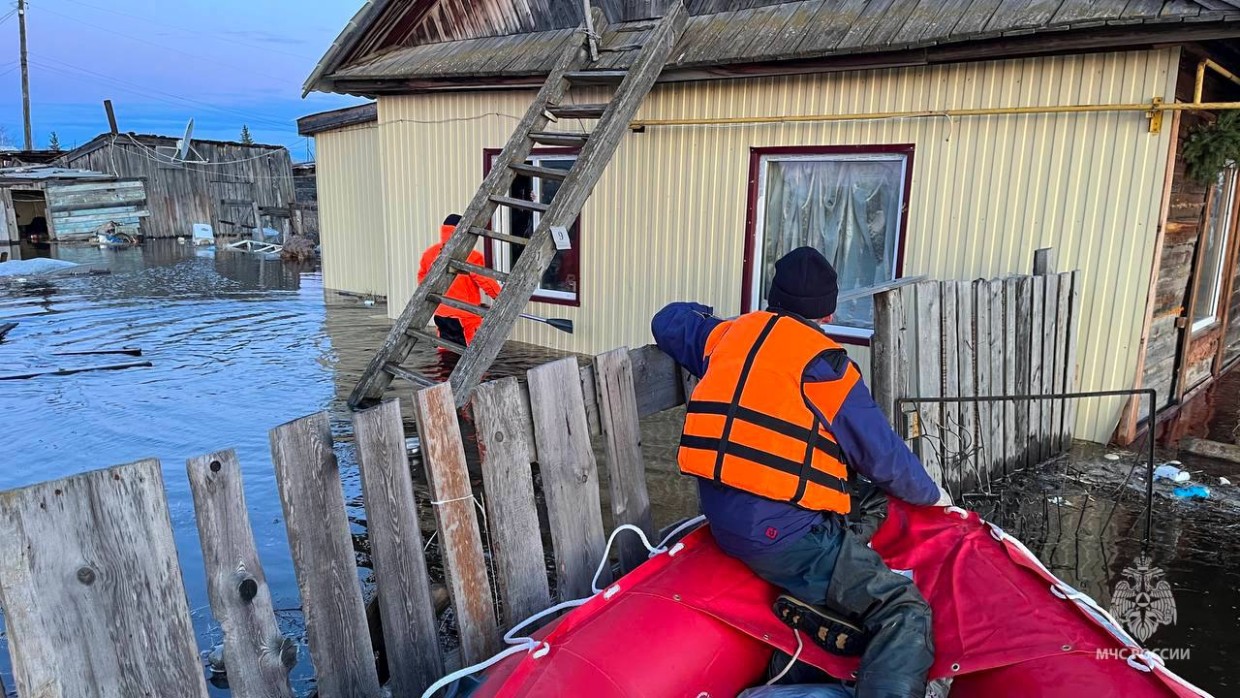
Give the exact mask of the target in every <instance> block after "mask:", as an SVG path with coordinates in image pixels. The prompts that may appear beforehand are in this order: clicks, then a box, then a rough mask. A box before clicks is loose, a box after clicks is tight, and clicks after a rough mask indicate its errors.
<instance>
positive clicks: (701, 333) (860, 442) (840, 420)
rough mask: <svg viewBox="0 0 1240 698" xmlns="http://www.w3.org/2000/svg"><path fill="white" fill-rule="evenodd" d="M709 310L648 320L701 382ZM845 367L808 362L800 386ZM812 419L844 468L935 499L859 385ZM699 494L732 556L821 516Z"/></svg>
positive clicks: (681, 308) (712, 488) (914, 500)
mask: <svg viewBox="0 0 1240 698" xmlns="http://www.w3.org/2000/svg"><path fill="white" fill-rule="evenodd" d="M712 312H713V310H712V309H711V308H709V307H707V306H704V305H701V304H698V303H672V304H671V305H668V306H667V307H665V308H663V309H662V310H660V311H659V312H658V313H657V314H655V316H654V320H652V321H651V331H652V332H653V334H654V340H655V343H656V344H658V345H659V348H660V349H662V350H663V351H664V352H666V353H668V354H669V355H671V357H672V358H673V359H675V360H676V362H677V363H679V364H680V365H681V366H684V367H685V369H686V370H688V371H689V372H690V373H692V374H693V375H695V376H697V377H698V378H701V377H702V376H703V375H705V374H706V370H707V368H708V367H707V363H708V359H707V357H706V356H705V354H706V340H707V338H708V337H709V336H710V333H711V331H712V330H714V329H715V327H717V326H718V325H719V323H721V322H723V321H722V320H720V319H719V318H716V317H714V316H713V315H712ZM843 368H844V367H842V366H841V367H839V368H837V367H836V366H833V365H832V364H831V362H830V361H829V360H827V359H818V360H816V361H814V362H813V363H811V364H810V365H809V366H808V367H807V369H806V371H805V376H804V378H803V380H804V381H806V382H821V381H832V380H837V379H839V378H840V377H842V376H843ZM810 407H811V409H813V410H814V411H815V412H816V413H817V416H818V418H819V419H820V420H822V422H823V423H824V424H826V425H827V428H828V429H830V431H831V435H832V436H834V437H835V440H836V443H838V444H839V446H840V450H841V451H843V452H844V457H845V460H846V462H847V463H848V466H849V468H851V469H853V470H855V471H856V472H857V473H858V474H860V475H862V476H864V477H865V478H867V479H868V480H870V481H871V482H873V483H874V484H876V485H878V486H879V487H880V488H882V489H883V491H885V492H887V493H888V494H890V495H892V496H894V497H898V498H900V499H903V500H904V501H906V502H909V503H911V504H919V505H926V506H928V505H931V504H934V503H935V502H936V501H938V498H939V488H938V485H936V484H934V481H933V480H931V479H930V476H929V475H928V474H927V473H926V469H925V467H923V466H922V464H921V462H920V461H918V460H917V456H915V455H913V453H912V451H910V450H909V449H908V446H906V445H905V444H904V441H903V440H902V439H901V438H900V437H899V435H897V434H896V433H895V431H893V430H892V428H891V425H890V424H888V423H887V418H886V417H885V416H884V415H883V413H882V411H881V410H880V409H879V408H878V405H876V404H875V403H874V398H873V397H871V396H870V391H869V389H868V388H866V387H865V383H863V382H862V381H857V384H856V385H855V386H854V387H853V389H852V391H851V392H850V393H849V394H848V397H847V398H845V399H844V404H843V406H842V407H841V408H840V410H839V412H838V413H837V414H836V417H835V420H834V421H828V420H827V419H826V418H824V417H823V414H822V411H821V410H820V409H818V408H817V407H814V406H813V405H812V404H811V406H810ZM698 491H699V493H700V496H701V500H702V513H704V514H706V518H707V519H708V520H709V521H710V525H711V530H712V532H713V533H714V535H715V540H716V541H718V543H719V546H720V547H721V548H723V550H724V552H727V553H729V554H731V555H734V556H736V557H741V558H744V557H748V556H750V555H754V554H761V553H766V552H775V551H776V550H779V549H782V548H784V547H785V546H787V545H790V544H791V543H793V542H795V541H796V540H797V539H799V538H800V537H801V536H803V535H805V534H806V533H808V532H809V529H810V528H811V527H813V526H814V525H815V524H817V523H818V522H819V521H821V520H822V514H821V512H816V511H810V510H807V509H802V508H800V507H798V506H795V505H793V504H787V503H784V502H776V501H773V500H770V499H765V498H763V497H759V496H757V495H753V494H750V493H748V492H743V491H741V490H738V489H735V488H732V487H728V486H726V485H721V484H718V483H715V482H712V481H710V480H706V479H700V480H699V481H698Z"/></svg>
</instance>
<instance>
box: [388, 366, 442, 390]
mask: <svg viewBox="0 0 1240 698" xmlns="http://www.w3.org/2000/svg"><path fill="white" fill-rule="evenodd" d="M383 370H384V371H387V372H388V373H389V374H390V375H391V376H392V377H394V378H404V379H405V380H407V381H409V382H410V383H413V384H414V385H420V386H422V387H423V388H430V387H433V386H436V385H439V383H438V382H436V381H433V380H431V379H430V378H427V377H426V376H424V375H422V374H421V373H418V372H417V371H410V370H409V369H407V368H405V367H404V366H401V365H400V364H396V363H391V362H389V363H386V364H384V365H383Z"/></svg>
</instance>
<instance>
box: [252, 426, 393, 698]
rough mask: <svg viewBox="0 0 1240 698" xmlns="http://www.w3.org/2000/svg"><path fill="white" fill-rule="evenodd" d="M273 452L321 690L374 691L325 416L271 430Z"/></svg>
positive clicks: (330, 696) (332, 695) (333, 693)
mask: <svg viewBox="0 0 1240 698" xmlns="http://www.w3.org/2000/svg"><path fill="white" fill-rule="evenodd" d="M271 457H272V461H274V463H275V469H276V482H277V485H278V487H279V491H280V503H281V505H282V506H283V508H284V523H285V527H286V528H287V529H288V539H289V547H290V548H291V549H292V552H293V568H294V570H295V571H296V573H297V586H298V589H300V591H301V604H302V611H303V613H304V614H305V618H306V637H307V639H308V640H309V642H310V655H311V657H312V658H313V659H314V667H315V674H316V676H317V677H318V690H319V695H320V696H323V698H337V697H338V696H339V697H346V696H347V697H348V698H355V697H357V696H364V697H365V698H370V697H371V696H378V695H379V677H378V673H377V672H376V670H375V656H374V647H373V645H372V644H371V641H370V631H369V629H368V627H367V625H366V609H365V606H364V605H363V604H362V589H361V585H360V583H359V582H358V578H357V564H356V561H355V559H354V557H353V537H352V535H351V534H350V532H349V520H348V517H347V515H346V513H345V508H344V493H343V491H342V489H341V483H340V468H339V467H338V465H337V464H336V455H335V453H333V452H332V435H331V427H330V426H329V425H328V421H327V414H326V413H323V412H320V413H318V414H314V415H310V416H308V417H302V418H301V419H298V420H295V421H292V422H289V423H288V424H285V425H283V426H279V427H276V428H275V429H273V430H271Z"/></svg>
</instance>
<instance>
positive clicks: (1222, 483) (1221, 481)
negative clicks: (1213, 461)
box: [1218, 477, 1231, 485]
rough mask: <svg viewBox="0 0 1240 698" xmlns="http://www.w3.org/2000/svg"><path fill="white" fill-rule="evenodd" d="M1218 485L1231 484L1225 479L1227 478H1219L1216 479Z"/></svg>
mask: <svg viewBox="0 0 1240 698" xmlns="http://www.w3.org/2000/svg"><path fill="white" fill-rule="evenodd" d="M1218 484H1220V485H1230V484H1231V480H1228V479H1227V478H1225V477H1220V478H1219V479H1218Z"/></svg>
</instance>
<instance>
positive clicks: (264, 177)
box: [58, 133, 294, 238]
mask: <svg viewBox="0 0 1240 698" xmlns="http://www.w3.org/2000/svg"><path fill="white" fill-rule="evenodd" d="M178 142H179V139H177V138H173V137H169V136H152V135H138V134H126V133H122V134H112V133H105V134H103V135H101V136H98V137H97V138H95V139H93V140H91V141H90V142H89V143H87V144H85V145H83V146H81V147H79V148H76V149H74V150H72V151H69V152H68V153H65V154H63V156H62V157H61V158H60V160H59V161H58V163H59V164H62V165H64V166H65V167H75V168H84V169H90V170H96V171H99V172H106V173H109V174H111V175H113V176H116V177H122V178H131V179H140V180H142V181H143V182H145V183H146V190H147V198H148V200H149V202H150V213H151V215H150V218H149V219H148V220H146V221H145V222H144V224H143V231H142V232H143V234H144V235H145V236H146V237H151V238H175V237H189V236H191V235H192V234H193V230H194V226H195V225H200V224H206V225H210V226H211V227H212V229H213V230H214V232H215V234H216V235H224V236H241V237H249V236H250V235H251V233H252V231H253V229H254V227H255V220H254V205H255V204H257V206H258V207H259V212H260V217H261V218H262V225H263V226H265V227H272V228H276V229H277V230H286V229H287V226H288V220H289V215H290V214H289V208H290V204H292V203H293V202H294V193H293V164H292V159H291V158H290V157H289V153H288V150H287V149H286V148H284V147H283V146H276V145H260V144H245V143H237V142H231V141H212V140H201V139H197V138H195V139H194V140H193V143H192V149H191V150H190V153H189V157H188V158H186V160H184V161H182V160H181V159H180V158H179V157H178V153H177V144H178Z"/></svg>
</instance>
